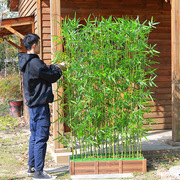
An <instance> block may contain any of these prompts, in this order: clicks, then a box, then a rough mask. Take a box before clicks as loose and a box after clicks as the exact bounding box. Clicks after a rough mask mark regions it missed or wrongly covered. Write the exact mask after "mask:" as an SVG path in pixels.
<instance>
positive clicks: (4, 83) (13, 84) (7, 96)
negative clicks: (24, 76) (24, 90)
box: [0, 72, 23, 117]
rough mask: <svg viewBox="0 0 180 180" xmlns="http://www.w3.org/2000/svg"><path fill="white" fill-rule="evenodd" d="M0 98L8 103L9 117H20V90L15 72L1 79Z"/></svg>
mask: <svg viewBox="0 0 180 180" xmlns="http://www.w3.org/2000/svg"><path fill="white" fill-rule="evenodd" d="M0 98H1V99H3V100H4V101H5V102H8V104H9V107H10V115H11V116H13V117H20V116H21V111H22V103H23V101H22V95H21V89H20V79H19V74H18V73H17V72H13V73H12V74H9V75H7V76H6V77H1V81H0Z"/></svg>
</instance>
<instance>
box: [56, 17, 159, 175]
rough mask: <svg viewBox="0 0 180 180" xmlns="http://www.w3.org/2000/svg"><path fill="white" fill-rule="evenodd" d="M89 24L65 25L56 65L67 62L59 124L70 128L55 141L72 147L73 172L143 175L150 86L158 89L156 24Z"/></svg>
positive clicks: (109, 21)
mask: <svg viewBox="0 0 180 180" xmlns="http://www.w3.org/2000/svg"><path fill="white" fill-rule="evenodd" d="M85 22H86V25H83V24H80V20H79V19H76V18H74V19H72V20H71V19H68V18H66V19H65V20H64V21H63V23H62V24H61V25H62V27H61V29H62V37H60V38H58V37H56V38H55V40H56V41H58V39H61V41H60V42H57V43H63V44H64V52H58V54H57V58H56V59H55V60H54V63H60V62H62V61H65V64H66V68H67V70H66V71H65V72H64V73H63V74H64V79H65V80H66V81H63V80H61V81H60V86H63V87H64V88H65V91H64V97H66V98H67V102H64V101H62V99H63V98H64V97H60V99H59V100H60V102H61V105H60V108H64V107H66V108H64V113H65V114H67V116H64V115H63V114H60V116H59V119H57V120H59V121H61V122H62V123H63V122H65V123H66V124H67V125H68V126H69V127H70V129H71V132H70V134H60V133H59V137H58V138H57V139H56V140H59V141H60V142H61V143H62V144H64V145H66V146H67V147H69V148H71V149H72V156H70V173H71V174H76V175H77V174H98V173H100V174H103V173H124V172H134V171H137V172H145V171H146V160H145V159H144V158H143V156H142V154H141V139H142V138H143V137H145V136H146V133H147V130H148V128H146V127H145V126H144V124H151V123H152V122H153V121H152V119H145V118H144V114H145V113H147V112H150V109H149V108H148V105H149V103H148V102H149V100H150V99H152V97H151V92H150V90H149V89H150V88H151V87H154V86H156V85H155V84H154V82H153V80H154V78H155V77H156V75H155V73H154V71H155V69H152V68H151V64H154V63H155V62H153V61H152V60H151V57H153V56H154V55H157V53H158V52H157V51H156V50H155V49H154V47H155V45H154V46H151V45H149V44H148V35H149V33H150V32H151V31H152V29H153V27H154V25H155V23H153V18H152V19H151V21H149V22H148V23H147V22H144V23H142V24H141V23H140V21H139V19H138V18H137V19H136V20H132V19H128V18H125V19H123V18H112V17H109V19H104V18H103V17H101V20H99V19H97V18H95V19H94V20H91V18H90V17H89V18H88V19H87V20H85Z"/></svg>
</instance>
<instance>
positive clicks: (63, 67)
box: [56, 62, 67, 71]
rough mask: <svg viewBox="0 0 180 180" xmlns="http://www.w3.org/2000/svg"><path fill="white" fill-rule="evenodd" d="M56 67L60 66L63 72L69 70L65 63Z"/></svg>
mask: <svg viewBox="0 0 180 180" xmlns="http://www.w3.org/2000/svg"><path fill="white" fill-rule="evenodd" d="M56 66H58V67H59V68H60V69H61V71H66V69H67V68H66V66H65V63H64V62H62V63H60V64H56Z"/></svg>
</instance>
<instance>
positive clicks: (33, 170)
mask: <svg viewBox="0 0 180 180" xmlns="http://www.w3.org/2000/svg"><path fill="white" fill-rule="evenodd" d="M34 172H35V168H34V167H31V166H29V169H28V171H27V175H28V176H33V175H34Z"/></svg>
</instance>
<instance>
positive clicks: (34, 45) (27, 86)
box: [18, 33, 62, 180]
mask: <svg viewBox="0 0 180 180" xmlns="http://www.w3.org/2000/svg"><path fill="white" fill-rule="evenodd" d="M39 39H40V38H39V36H38V35H36V34H32V33H31V34H28V35H26V36H25V37H24V39H23V44H24V46H25V48H26V50H27V53H19V54H18V58H19V69H20V70H21V71H22V74H23V87H24V96H25V99H26V105H27V106H28V108H29V115H30V131H31V136H30V139H29V161H28V165H29V169H28V172H27V173H28V175H33V174H34V180H38V179H55V178H56V177H53V176H50V175H48V174H46V173H45V172H44V171H43V168H44V161H45V155H46V146H47V144H46V142H47V141H48V139H49V127H50V111H49V103H51V102H53V99H54V96H53V93H52V83H54V82H56V81H57V80H58V79H59V78H60V77H61V75H62V71H61V70H60V69H59V67H57V66H55V65H50V66H49V67H47V66H46V64H45V63H44V62H43V61H42V60H40V59H39V56H38V55H37V54H39V52H40V42H39Z"/></svg>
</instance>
